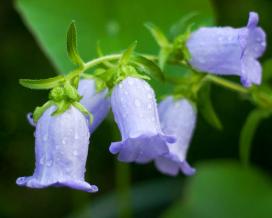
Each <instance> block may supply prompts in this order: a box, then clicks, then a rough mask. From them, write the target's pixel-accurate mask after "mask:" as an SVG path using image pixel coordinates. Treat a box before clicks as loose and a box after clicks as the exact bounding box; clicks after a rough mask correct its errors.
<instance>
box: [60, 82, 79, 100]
mask: <svg viewBox="0 0 272 218" xmlns="http://www.w3.org/2000/svg"><path fill="white" fill-rule="evenodd" d="M63 90H64V94H65V96H66V97H67V98H68V99H69V100H70V101H79V100H80V99H81V97H80V95H79V94H78V91H77V89H76V88H75V87H74V86H72V85H71V84H70V83H69V82H66V83H65V84H64V87H63Z"/></svg>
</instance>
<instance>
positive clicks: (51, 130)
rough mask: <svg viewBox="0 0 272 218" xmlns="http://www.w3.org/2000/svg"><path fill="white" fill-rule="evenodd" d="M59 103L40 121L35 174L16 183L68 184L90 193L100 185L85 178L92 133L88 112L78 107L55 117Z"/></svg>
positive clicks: (48, 110) (36, 133) (43, 185)
mask: <svg viewBox="0 0 272 218" xmlns="http://www.w3.org/2000/svg"><path fill="white" fill-rule="evenodd" d="M54 110H55V106H52V107H50V108H49V109H47V110H46V111H45V112H44V113H43V115H42V116H41V118H40V119H39V120H38V122H37V125H36V131H35V154H36V164H35V165H36V168H35V171H34V174H33V176H29V177H20V178H18V179H17V181H16V183H17V184H18V185H20V186H27V187H30V188H45V187H48V186H67V187H70V188H74V189H79V190H83V191H86V192H96V191H97V190H98V188H97V187H96V186H95V185H90V184H89V183H87V182H85V181H84V174H85V164H86V159H87V154H88V145H89V137H90V133H89V130H88V125H87V120H86V118H85V117H84V115H83V114H82V113H81V112H80V111H78V109H76V108H74V107H72V106H71V107H70V108H69V109H68V110H67V111H65V112H64V113H62V114H60V115H57V116H51V114H52V112H54Z"/></svg>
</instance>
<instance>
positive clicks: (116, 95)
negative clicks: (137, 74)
mask: <svg viewBox="0 0 272 218" xmlns="http://www.w3.org/2000/svg"><path fill="white" fill-rule="evenodd" d="M111 106H112V111H113V114H114V119H115V121H116V123H117V125H118V127H119V129H120V132H121V135H122V141H120V142H113V143H112V144H111V146H110V152H111V153H113V154H117V153H119V155H118V159H119V160H120V161H123V162H137V163H147V162H149V161H151V160H153V159H154V158H156V157H158V156H160V155H163V154H166V153H168V146H167V143H173V142H174V141H175V138H173V137H171V136H168V135H165V134H163V133H162V131H161V127H160V122H159V116H158V111H157V104H156V100H155V96H154V91H153V90H152V88H151V87H150V86H149V85H148V83H146V82H145V81H144V80H142V79H138V78H134V77H127V78H126V79H124V80H123V81H122V82H120V83H119V84H118V85H116V86H115V87H114V89H113V91H112V96H111Z"/></svg>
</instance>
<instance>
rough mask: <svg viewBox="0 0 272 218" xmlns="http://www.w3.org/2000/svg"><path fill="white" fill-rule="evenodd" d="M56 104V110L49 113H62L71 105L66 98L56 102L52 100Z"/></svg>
mask: <svg viewBox="0 0 272 218" xmlns="http://www.w3.org/2000/svg"><path fill="white" fill-rule="evenodd" d="M54 104H55V105H56V107H57V108H56V110H55V111H54V112H53V113H52V114H51V115H52V116H56V115H60V114H62V113H64V112H65V111H66V110H68V109H69V108H70V106H71V102H68V101H66V100H61V101H58V102H54Z"/></svg>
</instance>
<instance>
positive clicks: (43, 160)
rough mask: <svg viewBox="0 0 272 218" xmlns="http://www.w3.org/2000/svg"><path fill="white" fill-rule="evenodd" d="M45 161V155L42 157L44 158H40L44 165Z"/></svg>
mask: <svg viewBox="0 0 272 218" xmlns="http://www.w3.org/2000/svg"><path fill="white" fill-rule="evenodd" d="M44 163H45V157H42V158H41V159H40V164H41V165H44Z"/></svg>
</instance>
